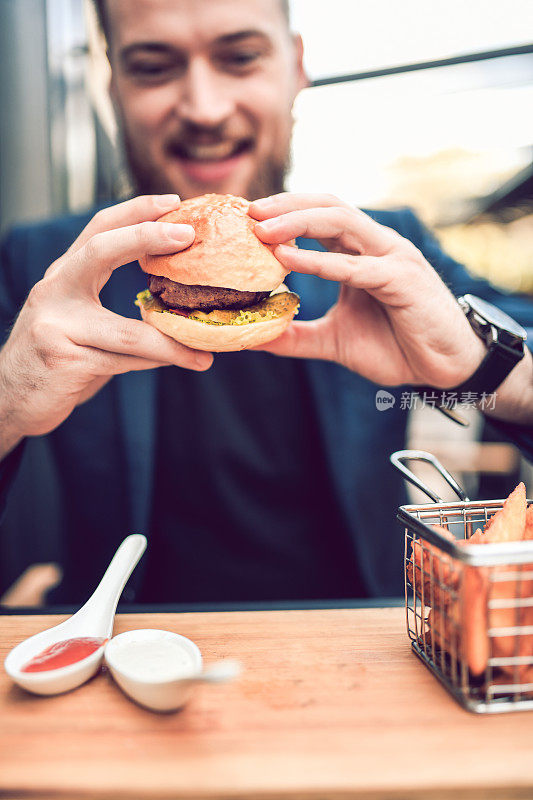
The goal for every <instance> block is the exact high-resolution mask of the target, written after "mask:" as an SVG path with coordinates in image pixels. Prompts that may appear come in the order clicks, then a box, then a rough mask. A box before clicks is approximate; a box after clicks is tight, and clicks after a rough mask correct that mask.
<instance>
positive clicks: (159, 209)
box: [67, 194, 180, 253]
mask: <svg viewBox="0 0 533 800" xmlns="http://www.w3.org/2000/svg"><path fill="white" fill-rule="evenodd" d="M179 204H180V198H179V195H177V194H148V195H141V196H139V197H134V198H132V199H131V200H125V201H124V202H123V203H117V204H116V205H114V206H110V207H109V208H103V209H101V210H100V211H98V212H97V213H96V214H95V215H94V217H93V218H92V219H91V221H90V222H89V223H88V224H87V225H86V226H85V228H84V229H83V231H82V232H81V233H80V235H79V236H78V238H77V239H76V241H75V242H74V243H73V244H72V245H71V247H70V249H69V250H68V251H67V252H69V253H70V252H76V251H77V250H79V249H80V247H82V246H83V245H84V244H85V243H86V242H87V241H89V239H90V238H91V236H94V235H95V234H97V233H103V232H104V231H111V230H115V229H116V228H124V227H125V226H127V225H136V224H137V223H139V222H154V221H155V220H157V219H159V217H161V216H162V215H163V214H166V213H168V212H169V211H172V210H173V209H174V208H177V207H178V206H179Z"/></svg>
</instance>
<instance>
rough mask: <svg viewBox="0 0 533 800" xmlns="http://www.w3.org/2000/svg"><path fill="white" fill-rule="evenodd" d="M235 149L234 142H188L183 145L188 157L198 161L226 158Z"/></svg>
mask: <svg viewBox="0 0 533 800" xmlns="http://www.w3.org/2000/svg"><path fill="white" fill-rule="evenodd" d="M236 149H237V145H236V143H235V142H220V144H189V145H186V146H185V147H184V150H185V152H186V153H187V156H188V158H194V159H198V161H215V160H219V159H222V158H228V156H230V155H232V154H233V153H234V152H235V150H236Z"/></svg>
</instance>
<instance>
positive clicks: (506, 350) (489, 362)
mask: <svg viewBox="0 0 533 800" xmlns="http://www.w3.org/2000/svg"><path fill="white" fill-rule="evenodd" d="M458 303H459V305H460V306H461V308H462V309H463V311H464V313H465V316H466V318H467V320H468V321H469V323H470V325H471V326H472V328H473V330H474V333H476V335H477V336H479V338H480V339H481V340H482V341H483V342H484V343H485V345H486V346H487V355H486V356H485V358H484V359H483V361H482V362H481V364H480V365H479V367H478V368H477V369H476V371H475V372H474V374H473V375H471V376H470V377H469V378H467V380H466V381H464V382H463V383H461V384H460V385H459V386H454V387H453V388H452V389H447V391H448V392H450V391H451V392H477V393H478V394H482V393H485V394H490V393H491V392H494V391H495V389H497V388H498V386H499V385H500V384H501V383H503V381H504V380H505V378H506V377H507V376H508V375H509V373H510V372H511V370H512V369H513V367H515V366H516V365H517V364H518V362H519V361H521V359H522V358H523V357H524V349H525V342H526V339H527V333H526V331H525V330H524V328H523V327H522V326H521V325H519V324H518V322H515V320H514V319H512V318H511V317H509V316H508V315H507V314H505V313H504V312H503V311H501V310H500V309H499V308H497V307H496V306H493V305H492V303H487V301H486V300H482V299H481V298H480V297H476V296H475V295H473V294H465V295H464V296H463V297H459V298H458Z"/></svg>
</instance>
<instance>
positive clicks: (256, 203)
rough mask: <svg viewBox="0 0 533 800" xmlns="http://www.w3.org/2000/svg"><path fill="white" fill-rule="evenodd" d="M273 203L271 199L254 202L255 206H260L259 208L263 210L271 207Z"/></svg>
mask: <svg viewBox="0 0 533 800" xmlns="http://www.w3.org/2000/svg"><path fill="white" fill-rule="evenodd" d="M271 203H272V198H271V197H262V198H261V200H254V203H253V204H254V206H259V208H263V206H269V205H271Z"/></svg>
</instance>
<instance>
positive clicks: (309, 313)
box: [0, 210, 533, 600]
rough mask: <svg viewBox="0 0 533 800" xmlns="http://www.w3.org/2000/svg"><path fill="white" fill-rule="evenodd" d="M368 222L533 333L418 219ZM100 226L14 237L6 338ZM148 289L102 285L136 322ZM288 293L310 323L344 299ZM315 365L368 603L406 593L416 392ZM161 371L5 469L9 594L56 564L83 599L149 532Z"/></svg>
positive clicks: (323, 284) (303, 281)
mask: <svg viewBox="0 0 533 800" xmlns="http://www.w3.org/2000/svg"><path fill="white" fill-rule="evenodd" d="M370 213H371V215H372V216H373V217H374V219H376V220H377V221H378V222H380V223H382V224H384V225H387V226H389V227H391V228H394V229H396V230H397V231H398V232H399V233H400V234H401V235H402V236H404V237H406V238H408V239H410V240H411V241H412V242H413V243H414V244H415V245H416V246H417V247H418V248H419V249H420V250H421V251H422V253H423V254H424V255H425V257H426V258H427V259H428V261H429V262H430V263H431V264H432V265H433V266H434V267H435V269H436V270H437V271H438V272H439V273H440V275H441V277H442V278H443V280H444V281H445V282H446V283H447V284H448V285H449V286H450V288H451V290H452V291H453V293H454V294H455V295H461V294H463V293H465V292H471V293H473V294H477V295H479V296H480V297H483V298H485V299H487V300H489V301H490V302H493V303H495V304H496V305H498V306H500V307H501V308H502V309H504V310H505V311H506V312H507V313H508V314H510V315H511V316H513V317H514V318H515V319H516V320H517V321H519V322H520V323H522V325H524V326H525V327H529V328H533V302H532V301H531V300H530V299H527V298H525V297H520V296H517V295H506V294H504V293H501V292H499V291H497V290H496V289H494V288H493V287H491V286H490V285H489V284H488V283H486V282H485V281H483V280H479V279H475V278H473V277H472V276H470V275H469V274H468V273H467V272H466V270H465V269H464V268H463V267H462V266H460V265H459V264H458V263H456V262H455V261H454V260H453V259H451V258H449V257H448V256H446V255H445V254H444V253H443V252H442V250H441V249H440V247H439V245H438V243H437V241H436V240H435V239H434V238H433V236H432V235H431V234H430V233H429V232H428V231H427V229H425V228H424V226H423V225H422V224H421V223H420V221H419V220H418V219H417V217H416V216H415V215H414V214H413V213H412V212H411V211H408V210H401V211H379V212H370ZM89 218H90V215H88V214H85V215H80V216H76V217H70V218H65V219H59V220H54V221H51V222H46V223H42V224H38V225H31V226H24V227H20V228H18V229H16V230H14V231H13V232H12V234H11V235H10V236H9V237H8V239H7V240H6V242H5V245H4V248H3V262H2V268H1V272H0V341H1V340H2V338H5V336H7V334H8V331H9V327H10V325H11V324H12V322H13V320H14V318H15V315H16V313H17V311H18V309H19V308H20V306H21V305H22V303H23V302H24V300H25V298H26V296H27V294H28V292H29V290H30V288H31V287H32V285H33V284H34V283H35V282H36V281H37V280H39V279H40V278H41V276H42V274H43V272H44V271H45V269H46V268H47V267H48V265H49V264H50V263H51V262H52V261H53V260H54V259H56V258H57V257H58V256H59V255H61V254H62V253H63V252H64V251H65V250H66V249H67V247H68V246H69V245H70V244H71V243H72V241H73V240H74V238H75V237H76V236H77V234H78V233H79V231H80V230H81V229H82V228H83V227H84V225H85V224H86V223H87V221H88V219H89ZM299 245H300V246H301V247H313V248H315V249H316V248H317V247H318V245H317V243H316V242H310V241H309V240H300V241H299ZM145 285H146V284H145V278H144V276H143V274H142V273H141V271H140V269H139V267H138V265H136V264H135V265H128V266H126V267H122V268H120V269H118V270H116V271H115V272H114V273H113V275H112V277H111V279H110V281H109V283H108V284H107V285H106V286H105V287H104V290H103V292H102V296H101V299H102V303H103V304H104V306H106V307H108V308H110V309H112V310H113V311H115V312H117V313H119V314H122V315H124V316H130V317H136V316H137V309H136V308H135V307H134V305H133V299H134V297H135V295H136V293H137V292H138V291H140V290H141V289H143V288H144V287H145ZM291 288H292V289H293V290H294V291H296V292H297V293H298V294H299V295H300V297H301V313H300V319H313V318H316V317H320V316H322V315H323V314H324V312H325V311H326V310H327V309H328V308H329V307H330V306H331V305H332V304H333V303H334V302H335V299H336V297H337V292H338V287H337V285H336V284H334V283H331V282H328V281H323V280H320V279H318V278H315V277H314V276H307V275H297V274H293V275H292V276H291ZM305 368H306V370H307V371H308V378H309V385H310V386H311V387H312V402H313V404H314V408H315V411H316V416H317V418H318V420H319V424H320V430H321V431H322V436H323V442H324V449H325V452H326V459H327V469H328V470H329V473H330V476H331V481H332V485H333V487H334V491H335V493H336V495H337V500H338V504H339V508H340V510H341V513H342V515H343V516H344V519H345V521H346V525H347V527H348V529H349V530H350V531H351V541H352V547H353V557H354V558H355V559H357V561H358V563H359V567H360V572H361V575H362V578H363V581H364V585H365V590H366V592H367V594H368V595H369V596H387V595H388V596H395V595H399V594H401V593H402V591H403V588H402V587H403V573H402V563H403V562H402V558H403V532H402V530H401V529H400V526H399V524H398V523H397V522H396V519H395V512H396V509H397V507H398V506H399V505H401V504H402V503H404V502H406V496H405V493H404V486H403V483H402V480H401V478H400V477H399V476H398V475H397V474H396V473H395V472H394V470H393V468H392V467H391V466H390V464H389V461H388V458H389V455H390V453H391V452H393V451H394V450H398V449H401V448H403V447H404V446H405V433H406V423H407V417H408V414H407V413H406V411H405V410H402V409H401V407H400V405H401V404H400V402H399V400H400V397H401V392H402V391H403V390H405V387H402V388H398V389H393V390H392V394H394V395H395V397H396V398H397V402H396V403H395V405H394V407H388V408H387V410H385V411H382V410H378V409H377V408H376V402H375V397H376V389H377V388H378V387H376V386H375V385H374V384H372V383H370V382H369V381H367V380H365V379H364V378H361V377H360V376H359V375H357V374H354V373H352V372H350V371H348V370H347V369H345V368H343V367H340V366H338V365H336V364H332V363H327V362H321V361H312V360H309V361H306V362H305ZM157 374H158V373H157V371H147V372H132V373H129V374H126V375H121V376H118V377H115V378H114V379H113V380H112V381H111V382H110V383H109V384H108V385H107V386H105V387H104V389H102V390H101V391H100V392H99V393H98V394H97V395H96V397H94V398H93V399H92V400H90V401H89V402H88V403H85V404H84V405H82V406H80V407H78V408H76V409H75V411H74V412H73V413H72V414H71V416H70V417H69V418H68V419H67V420H66V421H65V422H64V423H63V424H62V425H61V426H60V427H59V428H58V429H57V430H56V431H54V432H53V433H51V434H50V435H48V436H46V437H42V438H32V439H29V440H27V442H26V443H25V446H24V447H19V448H17V450H16V451H14V452H13V453H12V454H11V455H10V456H9V457H8V458H7V459H5V461H4V463H3V465H2V467H1V472H0V474H1V475H2V478H1V483H2V484H3V492H2V493H0V506H1V505H2V494H3V502H4V504H5V509H4V514H3V518H2V522H1V525H0V537H1V538H0V563H3V564H4V572H3V574H2V575H0V581H1V583H3V584H4V586H5V585H7V584H8V583H9V582H10V581H11V580H12V579H14V578H15V577H16V576H17V574H18V573H19V572H20V571H21V569H23V568H24V567H25V566H26V565H27V564H29V563H34V562H36V561H40V560H46V561H48V560H51V559H57V560H59V561H60V562H62V563H63V564H64V565H65V567H66V571H67V573H68V576H69V579H68V581H67V583H66V585H70V587H71V588H72V587H73V586H77V587H78V588H79V590H80V592H81V596H83V595H84V594H87V593H88V592H89V590H90V588H91V587H92V586H93V585H94V584H95V583H96V581H97V580H98V579H99V577H100V575H101V572H102V571H103V569H104V568H105V565H106V563H107V561H108V559H109V558H110V556H111V555H112V553H113V551H114V549H115V547H116V546H117V544H118V543H119V542H120V541H121V539H122V538H123V537H124V536H126V535H127V534H128V533H132V532H147V531H148V529H149V522H150V514H151V498H152V489H153V486H152V482H153V480H152V479H153V473H154V469H153V467H154V446H155V441H154V438H155V413H156V408H155V402H156V386H157ZM435 413H437V412H435ZM503 428H505V426H503ZM503 428H502V429H503ZM521 434H523V435H524V437H525V438H523V440H522V442H521V443H522V445H523V446H525V447H526V448H527V447H528V446H530V445H531V442H533V439H531V438H529V439H528V438H527V433H525V434H524V432H523V431H519V432H517V435H521ZM532 451H533V448H532ZM19 461H20V464H19V463H18V462H19ZM0 510H1V508H0ZM325 535H327V532H325ZM78 553H79V556H78V555H77V554H78ZM0 588H1V586H0ZM64 599H65V600H71V599H72V598H71V597H66V596H65V597H64ZM130 599H131V598H130Z"/></svg>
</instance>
